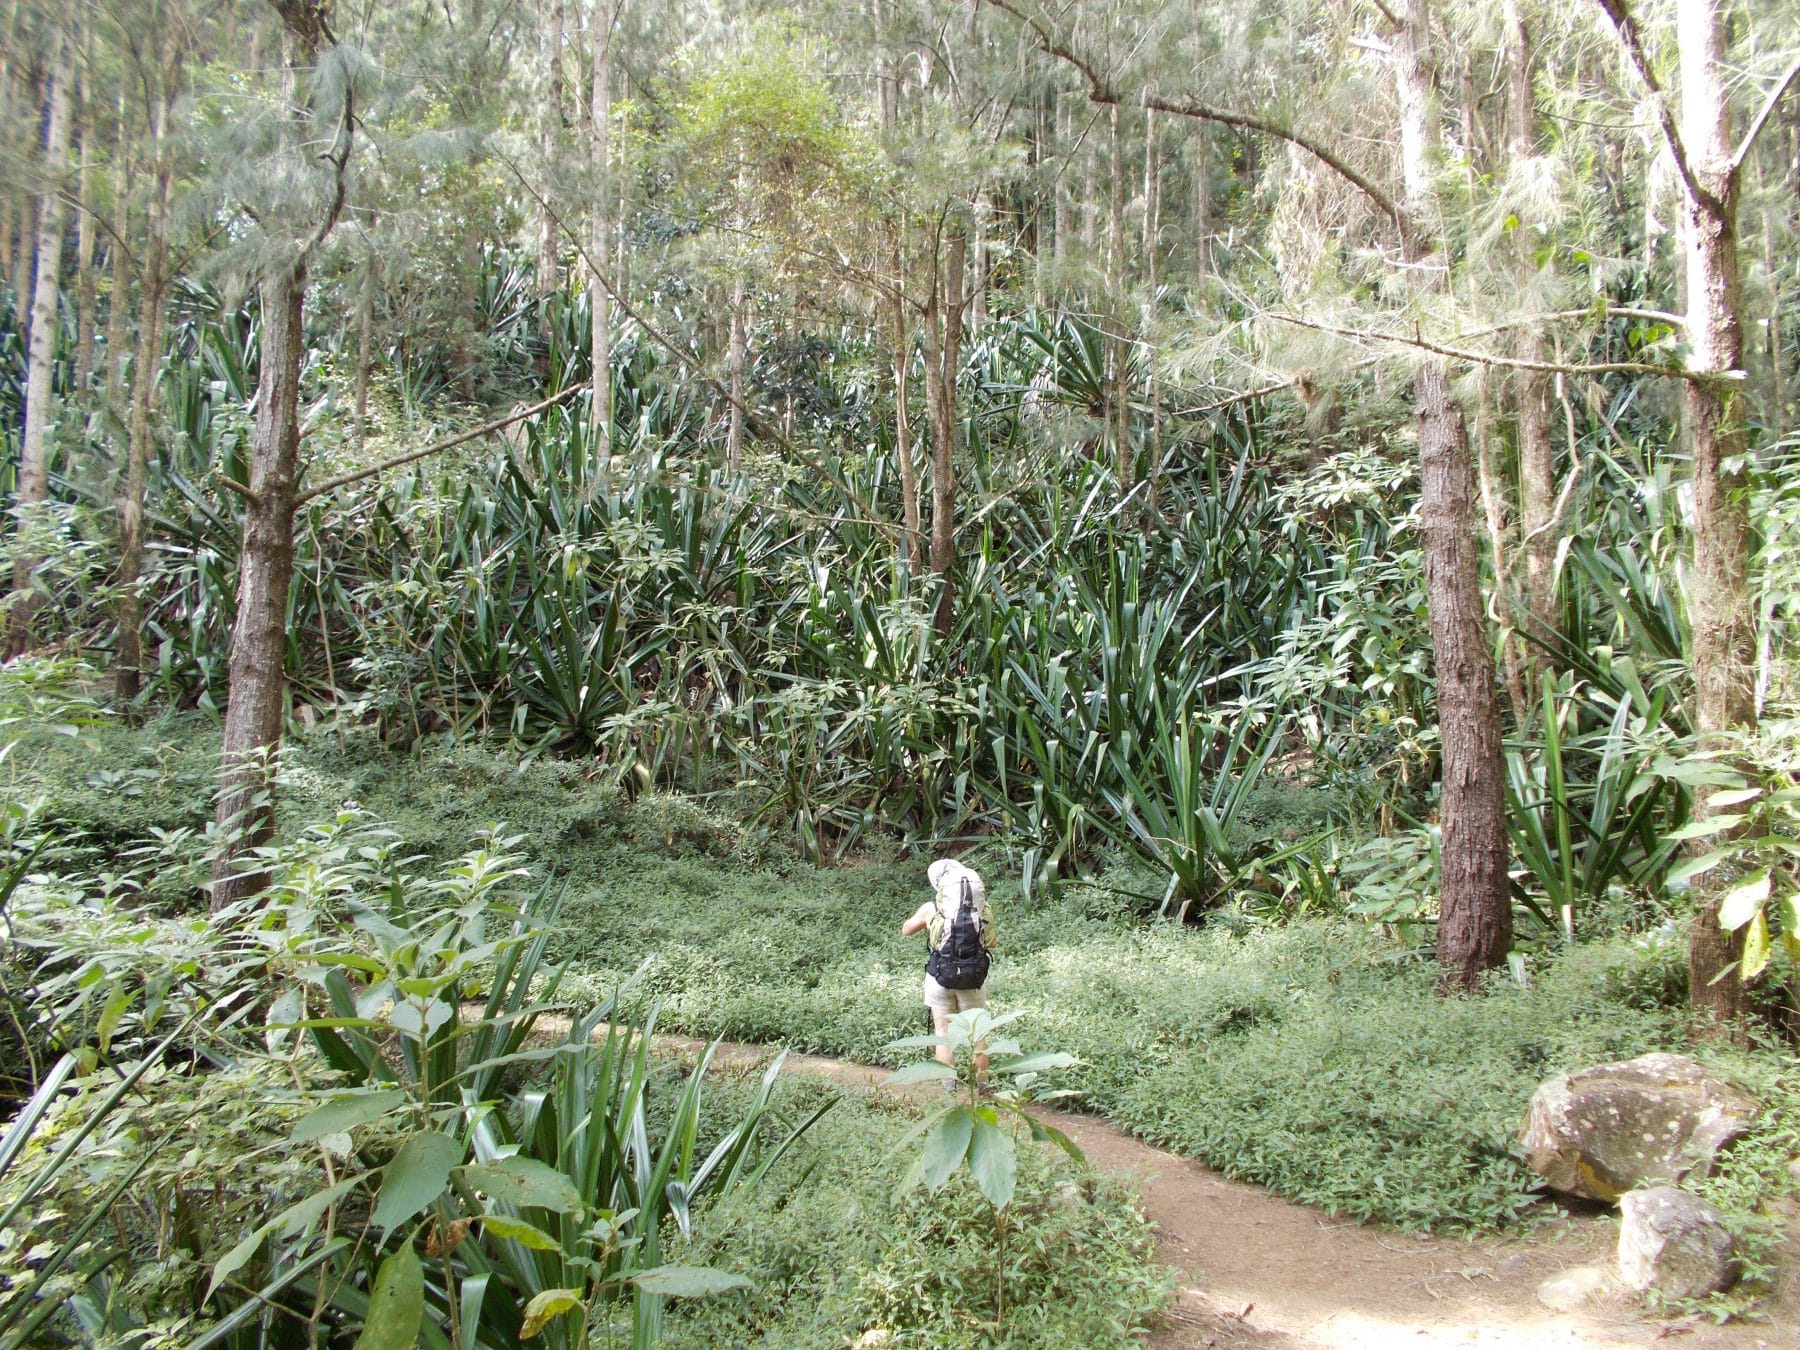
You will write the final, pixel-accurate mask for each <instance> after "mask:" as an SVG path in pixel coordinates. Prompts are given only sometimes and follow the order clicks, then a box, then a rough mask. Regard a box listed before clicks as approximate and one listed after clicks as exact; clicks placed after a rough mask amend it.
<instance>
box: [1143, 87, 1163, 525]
mask: <svg viewBox="0 0 1800 1350" xmlns="http://www.w3.org/2000/svg"><path fill="white" fill-rule="evenodd" d="M1160 161H1161V155H1160V154H1159V152H1158V150H1157V144H1156V109H1154V108H1152V109H1150V110H1149V111H1148V112H1146V113H1145V114H1144V285H1145V287H1146V290H1147V298H1146V299H1145V301H1144V317H1143V329H1144V339H1145V344H1146V348H1147V350H1146V351H1145V357H1144V404H1145V406H1146V407H1147V408H1149V410H1150V464H1149V474H1150V484H1149V489H1148V491H1149V498H1148V505H1149V508H1150V512H1151V514H1152V515H1155V514H1156V513H1157V512H1158V510H1159V508H1160V505H1161V504H1160V502H1159V501H1158V488H1159V487H1160V485H1161V482H1162V450H1163V446H1162V409H1161V408H1160V407H1159V406H1158V404H1157V390H1156V352H1157V341H1156V304H1157V295H1156V288H1157V286H1158V285H1160V284H1161V279H1162V278H1161V271H1160V268H1159V266H1158V263H1159V261H1160V254H1161V251H1162V166H1161V162H1160Z"/></svg>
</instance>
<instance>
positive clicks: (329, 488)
mask: <svg viewBox="0 0 1800 1350" xmlns="http://www.w3.org/2000/svg"><path fill="white" fill-rule="evenodd" d="M587 387H588V386H587V381H585V380H583V381H582V382H581V383H580V384H572V385H570V386H569V387H568V388H567V389H565V390H563V391H562V393H560V394H556V395H553V396H552V397H550V398H547V399H545V400H544V401H543V402H541V403H534V404H532V405H531V406H530V407H529V408H520V409H518V410H516V411H514V412H510V413H508V414H507V415H506V416H505V417H502V418H500V419H499V420H498V421H494V422H489V423H487V424H486V425H484V426H479V427H473V428H471V429H470V430H468V431H459V432H457V433H456V434H455V435H454V436H446V437H444V438H443V439H442V440H441V441H433V442H432V443H431V444H430V445H428V446H426V447H425V448H424V449H422V450H408V451H407V452H406V453H405V454H404V455H395V456H394V457H393V458H392V459H384V460H382V461H381V462H380V463H379V464H371V465H369V466H368V467H367V468H362V469H352V470H350V471H349V472H348V473H340V474H337V475H336V476H334V477H331V478H327V479H326V480H325V481H324V482H323V483H320V484H318V485H317V486H316V487H310V488H308V489H307V490H306V491H305V492H302V493H300V494H298V495H297V496H296V497H295V498H294V505H295V506H304V505H305V504H306V503H307V502H310V501H311V500H312V499H313V498H314V497H322V496H324V495H325V494H326V493H327V492H335V491H337V489H339V488H341V487H348V486H350V484H352V483H360V482H362V481H363V479H365V478H373V477H375V475H376V474H379V473H386V472H387V471H388V470H389V469H398V468H401V467H402V466H404V465H407V464H411V463H413V462H415V461H417V460H421V459H425V458H427V457H429V456H431V455H439V454H442V453H443V452H444V451H446V450H453V449H455V448H456V447H457V446H459V445H464V444H466V443H468V442H469V441H473V440H478V439H480V438H481V437H483V436H492V435H493V434H494V433H495V432H496V431H504V430H505V429H506V428H507V427H510V426H511V425H512V424H513V423H514V422H523V421H524V420H525V419H526V418H528V417H536V416H537V415H538V414H539V413H541V412H545V411H547V410H549V409H551V408H554V407H556V405H557V404H559V403H567V402H568V401H569V400H570V399H572V398H574V397H575V395H577V394H579V393H580V392H581V391H582V390H584V389H586V388H587ZM222 481H223V482H224V483H225V484H226V486H227V487H233V488H235V487H237V484H236V483H233V482H232V481H231V480H230V479H223V480H222ZM239 490H240V491H243V490H244V489H239Z"/></svg>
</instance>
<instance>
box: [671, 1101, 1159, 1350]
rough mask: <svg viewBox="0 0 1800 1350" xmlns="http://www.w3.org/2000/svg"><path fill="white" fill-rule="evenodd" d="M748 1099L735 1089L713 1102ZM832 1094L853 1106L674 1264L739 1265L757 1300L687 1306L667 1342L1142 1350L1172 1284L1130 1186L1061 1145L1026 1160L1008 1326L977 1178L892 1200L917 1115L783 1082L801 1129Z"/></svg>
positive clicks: (714, 1218)
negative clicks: (867, 1338)
mask: <svg viewBox="0 0 1800 1350" xmlns="http://www.w3.org/2000/svg"><path fill="white" fill-rule="evenodd" d="M747 1090H748V1089H747V1085H746V1084H745V1083H744V1082H741V1081H740V1082H738V1083H733V1082H732V1081H730V1080H729V1079H728V1078H727V1079H725V1080H723V1081H721V1082H720V1083H718V1084H716V1085H715V1086H713V1087H712V1088H709V1093H711V1094H718V1096H719V1098H720V1099H728V1098H729V1097H730V1095H731V1094H732V1093H733V1092H744V1091H747ZM826 1098H839V1100H838V1102H837V1105H836V1106H835V1107H834V1108H833V1109H832V1110H831V1111H830V1112H828V1113H827V1114H826V1115H825V1117H824V1118H823V1119H822V1120H821V1121H820V1122H819V1124H818V1125H816V1126H815V1127H814V1128H813V1130H812V1132H811V1133H810V1134H809V1135H808V1137H807V1139H806V1141H805V1143H804V1145H803V1146H802V1147H801V1148H799V1149H797V1150H796V1151H795V1153H794V1154H793V1156H792V1157H791V1158H789V1159H785V1160H784V1161H783V1163H782V1164H781V1167H780V1169H779V1170H778V1171H777V1173H775V1174H774V1175H773V1176H772V1177H771V1179H770V1182H769V1183H768V1184H767V1185H765V1186H764V1187H763V1188H761V1189H759V1190H757V1191H756V1192H754V1193H753V1194H751V1195H750V1196H749V1197H748V1198H747V1199H746V1200H745V1201H744V1202H742V1203H731V1202H728V1203H726V1204H724V1205H722V1206H720V1207H718V1208H716V1209H714V1210H713V1211H711V1212H710V1213H708V1214H707V1215H706V1216H704V1218H703V1219H702V1220H701V1221H700V1223H699V1224H698V1225H697V1228H696V1234H697V1236H696V1239H695V1241H694V1242H693V1243H692V1244H690V1245H689V1246H688V1247H687V1249H686V1250H685V1251H679V1252H676V1253H674V1254H673V1257H672V1259H676V1260H680V1261H683V1262H688V1263H691V1264H696V1265H720V1266H728V1267H729V1268H730V1269H731V1270H733V1271H734V1272H736V1273H738V1274H742V1275H745V1276H748V1277H749V1278H750V1280H751V1281H752V1287H751V1288H750V1289H749V1290H747V1291H745V1292H743V1293H740V1294H734V1295H731V1296H729V1297H725V1298H719V1299H714V1300H709V1301H705V1302H691V1303H685V1304H680V1305H676V1306H675V1307H674V1308H673V1310H672V1314H671V1318H670V1322H669V1327H668V1331H667V1334H666V1336H665V1340H664V1344H665V1345H668V1346H672V1347H684V1348H685V1347H692V1348H693V1350H701V1347H711V1346H722V1345H732V1346H770V1347H774V1346H781V1347H787V1346H794V1347H820V1350H824V1348H825V1347H831V1348H833V1350H836V1347H842V1346H845V1345H848V1344H851V1343H853V1342H858V1341H859V1339H860V1338H861V1337H862V1336H864V1335H865V1334H867V1333H871V1332H872V1333H875V1336H874V1337H873V1338H872V1341H871V1343H873V1342H874V1341H880V1342H881V1343H885V1344H893V1345H902V1344H904V1345H930V1346H941V1347H957V1346H970V1347H974V1346H987V1345H1015V1346H1064V1345H1079V1346H1086V1347H1108V1346H1121V1347H1123V1346H1132V1345H1141V1344H1142V1340H1141V1338H1140V1336H1138V1335H1134V1334H1133V1332H1134V1329H1136V1328H1140V1327H1141V1326H1142V1325H1143V1323H1144V1321H1145V1319H1146V1318H1148V1317H1150V1316H1151V1315H1153V1314H1154V1313H1155V1312H1156V1311H1157V1310H1158V1309H1160V1308H1161V1307H1162V1306H1163V1305H1164V1303H1165V1302H1166V1301H1167V1297H1168V1290H1169V1282H1168V1275H1167V1272H1166V1271H1165V1270H1163V1269H1162V1268H1160V1267H1159V1266H1158V1265H1157V1264H1156V1262H1155V1258H1154V1244H1153V1241H1152V1238H1151V1233H1150V1228H1149V1225H1148V1224H1147V1223H1146V1222H1145V1220H1144V1218H1143V1215H1142V1213H1141V1211H1140V1210H1139V1208H1138V1206H1137V1202H1136V1197H1135V1196H1134V1194H1133V1193H1132V1191H1131V1190H1130V1188H1129V1187H1127V1186H1126V1185H1125V1184H1124V1183H1122V1182H1118V1181H1113V1180H1110V1179H1105V1178H1096V1177H1093V1176H1092V1175H1083V1174H1082V1171H1081V1169H1078V1168H1076V1167H1075V1166H1074V1165H1073V1164H1071V1163H1070V1161H1069V1159H1067V1158H1066V1157H1064V1156H1063V1155H1062V1154H1061V1153H1059V1152H1057V1151H1056V1150H1054V1149H1050V1148H1048V1147H1047V1146H1042V1145H1032V1144H1029V1143H1027V1144H1025V1145H1023V1146H1022V1147H1021V1149H1020V1177H1019V1188H1018V1191H1017V1193H1016V1195H1015V1197H1014V1200H1013V1203H1012V1205H1011V1206H1010V1207H1009V1209H1008V1211H1007V1215H1008V1219H1007V1234H1006V1240H1005V1262H1006V1269H1005V1285H1004V1289H1005V1300H1006V1306H1005V1316H1004V1318H1003V1319H1002V1320H1001V1321H1000V1322H999V1324H998V1326H996V1325H995V1324H994V1323H993V1320H992V1319H993V1316H994V1292H995V1290H994V1263H995V1261H996V1259H997V1256H998V1251H997V1247H996V1243H995V1238H994V1230H993V1224H992V1218H991V1211H989V1209H988V1207H987V1205H986V1203H985V1201H983V1200H982V1199H981V1197H980V1195H979V1194H978V1193H977V1192H976V1190H975V1187H974V1185H973V1183H971V1182H970V1181H969V1179H968V1177H967V1175H966V1174H959V1175H958V1177H957V1178H956V1179H954V1180H952V1181H951V1182H950V1184H949V1185H947V1186H946V1187H945V1188H944V1190H942V1191H940V1192H939V1193H938V1194H936V1195H927V1194H924V1193H922V1192H918V1191H914V1192H912V1193H910V1194H908V1195H907V1196H905V1197H902V1198H900V1199H895V1197H894V1183H895V1180H896V1178H897V1177H898V1176H899V1174H900V1173H901V1172H902V1171H904V1170H905V1164H906V1161H907V1159H906V1158H905V1157H899V1158H896V1157H895V1156H893V1154H892V1149H893V1146H894V1142H895V1141H896V1140H898V1139H900V1138H901V1137H902V1136H903V1135H904V1134H905V1133H906V1131H907V1130H908V1129H910V1128H911V1127H912V1126H913V1125H914V1124H915V1123H916V1121H917V1120H918V1119H919V1115H920V1110H919V1108H918V1107H917V1106H915V1105H913V1104H912V1103H910V1102H908V1101H906V1100H903V1099H898V1098H896V1097H894V1096H893V1095H891V1094H876V1093H872V1092H869V1091H867V1090H865V1089H855V1088H851V1089H846V1088H842V1087H838V1086H835V1085H832V1084H828V1083H825V1082H822V1081H820V1080H817V1079H809V1078H807V1077H805V1076H804V1075H799V1074H790V1075H787V1076H786V1077H784V1079H783V1087H782V1098H781V1103H782V1110H783V1112H784V1113H785V1114H788V1115H791V1116H793V1117H794V1118H796V1119H799V1118H803V1117H804V1116H805V1115H808V1114H810V1113H811V1111H812V1109H813V1108H814V1107H816V1106H817V1105H818V1104H819V1103H820V1102H821V1101H822V1100H824V1099H826ZM719 1115H720V1118H730V1116H731V1112H730V1110H729V1109H726V1110H724V1111H722V1112H720V1113H719ZM883 1332H886V1333H888V1334H889V1337H891V1339H888V1340H882V1338H881V1335H880V1334H881V1333H883Z"/></svg>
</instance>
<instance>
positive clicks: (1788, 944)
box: [1781, 928, 1800, 965]
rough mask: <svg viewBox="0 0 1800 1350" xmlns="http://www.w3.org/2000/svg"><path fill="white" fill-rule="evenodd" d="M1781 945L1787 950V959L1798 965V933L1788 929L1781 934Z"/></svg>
mask: <svg viewBox="0 0 1800 1350" xmlns="http://www.w3.org/2000/svg"><path fill="white" fill-rule="evenodd" d="M1781 945H1782V946H1783V947H1784V948H1785V949H1786V950H1787V954H1788V960H1790V961H1792V962H1794V963H1795V964H1796V965H1800V933H1796V932H1795V931H1794V930H1793V929H1791V928H1790V929H1788V930H1787V932H1785V933H1783V934H1782V935H1781Z"/></svg>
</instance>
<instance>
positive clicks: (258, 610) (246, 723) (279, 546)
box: [212, 262, 307, 910]
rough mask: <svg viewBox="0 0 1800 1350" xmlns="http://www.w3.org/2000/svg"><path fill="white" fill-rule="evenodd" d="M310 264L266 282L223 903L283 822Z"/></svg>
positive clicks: (221, 819)
mask: <svg viewBox="0 0 1800 1350" xmlns="http://www.w3.org/2000/svg"><path fill="white" fill-rule="evenodd" d="M306 280H307V274H306V265H305V263H304V262H302V263H298V264H296V265H295V266H292V267H285V266H280V267H277V268H276V269H275V270H274V271H273V272H272V273H271V274H270V276H269V277H268V278H267V279H266V280H265V281H264V282H263V284H262V288H261V298H262V370H261V375H260V377H259V379H258V381H257V386H256V423H255V427H254V430H253V432H252V439H251V446H250V464H251V470H250V483H249V487H250V492H251V494H252V495H251V497H250V500H249V503H248V506H247V509H246V510H245V513H244V539H243V548H242V554H241V557H242V561H241V562H240V564H239V570H238V592H237V596H238V598H237V621H236V622H235V623H234V624H233V625H232V629H231V674H230V679H231V692H230V698H229V701H228V703H227V704H226V709H225V737H224V757H223V767H222V769H221V774H220V790H219V809H218V823H219V828H220V830H221V831H223V832H226V833H227V834H228V836H229V837H231V838H232V840H233V843H232V845H231V846H230V847H229V848H228V849H227V850H225V852H224V853H223V854H222V855H221V857H220V860H219V863H218V865H217V867H216V868H215V870H214V874H213V882H214V885H213V898H212V906H213V908H214V909H215V910H217V909H222V908H224V907H225V906H227V905H229V904H233V903H235V902H236V901H238V900H241V899H243V898H245V897H246V896H249V895H252V894H255V893H256V892H257V891H260V890H261V889H263V887H264V886H265V885H266V884H267V877H266V875H265V874H263V873H260V872H242V871H239V870H237V869H236V868H235V866H233V864H234V863H235V860H236V859H237V858H238V857H241V856H242V855H243V854H244V853H245V852H246V851H247V850H249V849H252V848H255V847H256V846H257V845H260V844H262V843H264V842H265V841H266V840H267V839H268V837H269V834H270V832H271V831H272V829H273V828H274V819H275V813H274V802H273V800H272V793H273V775H272V769H273V765H272V764H271V763H270V757H271V756H272V755H273V754H274V752H275V750H276V748H277V747H279V746H280V744H281V723H282V715H283V711H284V704H285V702H286V688H287V671H286V658H287V609H288V592H289V590H290V588H291V587H292V584H293V579H294V509H295V501H294V497H295V491H294V481H295V478H296V476H297V475H298V473H299V464H300V362H301V358H302V356H303V355H304V351H305V336H304V333H303V326H302V314H303V308H304V305H305V300H306Z"/></svg>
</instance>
